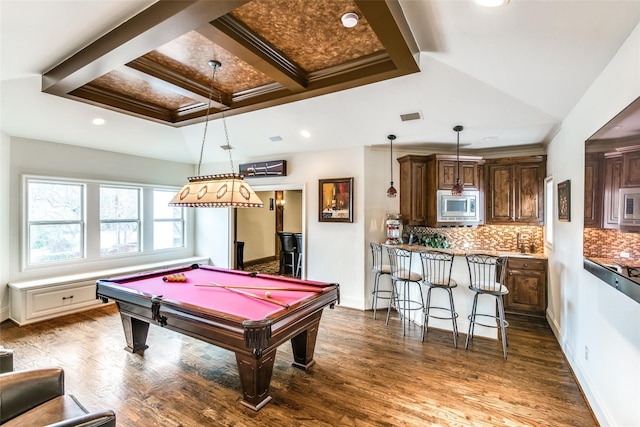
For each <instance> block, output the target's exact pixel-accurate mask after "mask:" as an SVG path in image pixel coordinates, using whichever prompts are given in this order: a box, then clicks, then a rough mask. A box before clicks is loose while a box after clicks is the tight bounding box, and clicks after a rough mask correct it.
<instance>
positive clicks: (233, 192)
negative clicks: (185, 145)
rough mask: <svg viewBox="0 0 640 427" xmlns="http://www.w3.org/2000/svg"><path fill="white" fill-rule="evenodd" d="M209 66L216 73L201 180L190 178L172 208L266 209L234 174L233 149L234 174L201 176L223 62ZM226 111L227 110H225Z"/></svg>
mask: <svg viewBox="0 0 640 427" xmlns="http://www.w3.org/2000/svg"><path fill="white" fill-rule="evenodd" d="M209 66H211V68H212V69H213V71H212V75H211V88H210V89H209V103H208V105H207V114H206V117H205V121H204V134H203V135H202V146H201V147H200V160H199V161H198V176H191V177H189V178H187V179H188V180H189V183H188V184H186V185H185V186H184V187H182V189H181V190H180V191H179V192H178V194H176V195H175V196H174V197H173V199H172V200H171V202H169V206H176V207H191V208H261V207H263V206H264V205H263V204H262V200H260V198H259V197H258V196H257V195H256V193H255V192H254V191H253V189H252V188H251V186H250V185H249V184H247V183H246V182H245V181H244V177H243V176H242V175H240V174H237V173H234V172H233V159H232V157H231V149H229V150H228V151H229V162H230V163H231V173H227V174H219V175H202V176H201V175H200V167H201V166H202V155H203V153H204V143H205V141H206V139H207V128H208V125H209V113H210V112H211V100H212V98H213V89H214V85H215V80H216V72H217V70H218V68H220V67H221V66H222V64H221V63H220V62H219V61H215V60H211V61H209ZM218 102H219V103H220V104H221V105H222V94H221V92H220V91H219V90H218ZM222 108H224V106H223V107H222ZM221 112H222V125H223V127H224V136H225V139H226V146H227V147H229V148H231V146H230V145H229V132H228V131H227V122H226V120H225V118H224V110H221Z"/></svg>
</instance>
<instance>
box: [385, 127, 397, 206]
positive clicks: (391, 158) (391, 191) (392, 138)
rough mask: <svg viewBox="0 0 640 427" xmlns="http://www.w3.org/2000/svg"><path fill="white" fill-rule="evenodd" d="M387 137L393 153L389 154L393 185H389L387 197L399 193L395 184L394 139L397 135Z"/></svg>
mask: <svg viewBox="0 0 640 427" xmlns="http://www.w3.org/2000/svg"><path fill="white" fill-rule="evenodd" d="M387 139H388V140H389V143H390V144H391V154H390V155H389V159H390V161H391V186H390V187H389V189H388V190H387V197H392V198H393V197H396V195H397V194H398V191H396V188H395V187H394V186H393V140H394V139H396V136H395V135H388V136H387Z"/></svg>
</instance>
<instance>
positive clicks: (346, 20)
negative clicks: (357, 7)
mask: <svg viewBox="0 0 640 427" xmlns="http://www.w3.org/2000/svg"><path fill="white" fill-rule="evenodd" d="M340 19H341V20H342V25H343V26H344V27H345V28H353V27H355V26H356V25H358V21H359V20H360V17H359V16H358V14H357V13H355V12H349V13H345V14H344V15H342V18H340Z"/></svg>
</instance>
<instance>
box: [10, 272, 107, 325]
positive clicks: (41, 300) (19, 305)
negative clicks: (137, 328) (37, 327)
mask: <svg viewBox="0 0 640 427" xmlns="http://www.w3.org/2000/svg"><path fill="white" fill-rule="evenodd" d="M9 295H10V297H9V298H10V307H11V310H10V318H11V320H13V321H14V322H16V323H17V324H18V325H25V324H28V323H33V322H38V321H40V320H45V319H51V318H53V317H58V316H62V315H64V314H70V313H75V312H78V311H82V310H87V309H89V308H93V307H95V306H98V305H100V304H101V301H100V300H98V299H96V284H95V282H94V281H90V282H81V283H71V284H66V285H52V286H42V287H28V286H20V285H16V284H11V283H10V284H9Z"/></svg>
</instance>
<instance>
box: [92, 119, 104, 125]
mask: <svg viewBox="0 0 640 427" xmlns="http://www.w3.org/2000/svg"><path fill="white" fill-rule="evenodd" d="M91 123H93V124H94V125H96V126H102V125H103V124H104V119H103V118H102V117H96V118H95V119H93V121H92V122H91Z"/></svg>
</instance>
